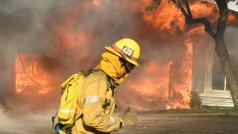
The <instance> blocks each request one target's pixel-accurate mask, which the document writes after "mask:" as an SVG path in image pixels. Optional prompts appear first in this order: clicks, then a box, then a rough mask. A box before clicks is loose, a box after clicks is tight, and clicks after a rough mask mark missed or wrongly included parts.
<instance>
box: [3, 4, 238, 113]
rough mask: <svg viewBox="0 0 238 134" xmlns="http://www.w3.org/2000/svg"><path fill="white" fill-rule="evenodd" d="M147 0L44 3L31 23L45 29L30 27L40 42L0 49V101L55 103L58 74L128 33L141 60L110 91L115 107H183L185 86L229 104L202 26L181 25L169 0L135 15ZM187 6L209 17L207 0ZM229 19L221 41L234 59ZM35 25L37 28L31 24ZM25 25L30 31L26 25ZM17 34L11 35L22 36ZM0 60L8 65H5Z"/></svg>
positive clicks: (187, 94)
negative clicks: (43, 9) (41, 13)
mask: <svg viewBox="0 0 238 134" xmlns="http://www.w3.org/2000/svg"><path fill="white" fill-rule="evenodd" d="M149 2H150V1H147V0H145V1H144V0H140V1H138V3H135V2H133V1H127V0H122V1H116V2H111V1H108V0H90V1H74V0H70V1H69V2H66V3H63V4H62V3H61V4H58V5H57V6H55V7H53V8H51V9H48V10H49V11H48V12H46V13H45V16H44V17H43V18H42V20H41V21H42V23H41V24H40V25H39V24H38V23H37V25H36V24H35V23H34V21H33V22H32V23H33V24H32V25H33V26H32V27H35V25H36V26H37V27H40V29H44V30H40V34H39V33H38V34H37V36H39V37H40V41H39V39H38V38H39V37H34V39H35V38H37V39H38V40H37V41H35V40H34V41H28V42H24V43H26V44H27V43H29V42H30V43H32V44H34V43H36V42H37V43H36V44H37V45H28V46H27V47H19V46H18V47H16V46H17V45H13V46H12V47H10V48H9V49H11V50H12V48H17V49H14V51H10V52H9V53H10V54H5V55H4V56H2V57H1V53H0V59H3V60H2V61H5V62H11V63H9V64H7V63H5V64H4V62H3V64H0V65H1V66H0V67H2V68H3V69H5V70H7V71H6V72H5V71H2V73H3V74H5V75H10V76H11V77H10V78H9V80H4V83H8V84H9V85H11V86H6V85H4V86H3V87H5V90H2V91H1V94H0V96H1V102H2V104H3V105H4V106H6V107H11V108H15V109H25V108H26V109H29V108H30V109H33V110H34V109H35V110H38V109H50V108H55V107H56V104H57V101H58V98H59V95H60V89H59V85H60V83H61V82H62V81H63V80H64V79H65V78H67V77H68V76H69V75H70V74H72V73H74V72H76V71H80V70H86V69H87V68H92V67H94V66H95V65H96V64H97V61H98V60H99V57H100V53H101V52H102V51H104V49H103V47H104V46H105V45H110V43H113V42H114V41H115V40H117V39H118V38H120V37H125V36H130V37H132V38H135V39H136V40H138V41H139V42H140V43H141V44H142V53H143V57H144V59H145V64H144V65H143V66H142V67H141V68H139V69H137V70H135V71H134V72H132V74H131V75H130V76H129V78H128V80H127V81H126V82H125V83H123V84H122V85H121V86H120V87H119V88H118V89H117V90H116V96H117V97H116V98H117V101H118V104H119V107H129V106H130V107H132V108H135V109H137V110H143V111H146V110H156V109H175V108H181V109H188V108H189V103H190V100H191V92H192V90H193V91H196V92H197V93H199V96H200V98H201V101H202V104H203V105H214V106H233V103H232V100H231V96H230V92H229V87H228V86H227V83H226V79H225V77H224V75H223V74H222V72H221V69H220V68H219V63H218V62H217V59H216V56H215V53H214V46H213V45H212V44H213V41H212V39H211V38H210V37H209V35H207V34H206V33H205V32H204V29H203V27H202V26H198V27H192V28H191V27H189V26H187V25H186V23H185V22H184V17H183V15H182V14H181V13H180V12H179V11H178V9H177V7H176V6H175V5H173V3H167V2H164V3H162V4H161V5H160V7H159V8H158V9H156V10H155V11H153V12H149V13H144V14H142V12H143V11H144V9H145V7H146V6H148V3H149ZM126 5H131V6H130V8H128V6H126ZM191 9H192V12H193V13H194V16H195V17H196V16H197V17H200V16H203V17H207V18H208V19H209V20H210V21H211V22H212V24H215V22H216V18H217V9H216V8H215V6H214V5H209V4H204V3H200V2H197V3H194V4H192V5H191ZM125 11H126V12H125ZM229 22H231V23H232V24H234V25H233V26H232V27H229V28H228V30H227V31H228V32H227V36H226V39H227V41H228V43H227V44H232V45H233V46H229V47H230V50H231V57H232V61H238V59H237V56H236V55H237V54H236V51H235V50H237V48H235V47H236V46H235V43H236V42H237V39H235V33H238V29H237V28H235V26H237V18H236V17H235V16H234V15H231V16H230V19H229ZM233 22H234V23H233ZM26 23H28V22H26ZM42 27H43V28H42ZM35 30H36V31H38V32H39V29H38V28H36V29H35ZM27 32H29V33H28V35H31V32H32V31H31V30H29V31H26V33H27ZM18 36H19V37H18V38H17V39H19V38H20V37H21V35H18ZM231 38H232V39H231ZM14 39H15V37H14ZM27 40H28V39H27ZM31 40H32V39H31ZM39 44H40V45H39ZM25 48H27V49H25ZM3 50H4V49H3V48H1V49H0V52H1V51H3ZM232 50H234V52H233V51H232ZM233 54H234V56H233ZM9 55H10V56H9ZM6 56H9V57H11V58H6ZM6 64H7V65H9V66H10V65H11V66H12V67H9V68H7V67H4V65H6ZM235 64H236V63H235ZM236 65H237V64H236ZM236 72H238V70H237V71H236ZM1 77H2V79H3V78H4V76H1ZM8 81H14V82H8ZM14 83H15V84H14ZM12 85H14V86H12ZM2 94H4V95H2ZM19 103H23V104H24V107H22V106H19V105H18V104H19Z"/></svg>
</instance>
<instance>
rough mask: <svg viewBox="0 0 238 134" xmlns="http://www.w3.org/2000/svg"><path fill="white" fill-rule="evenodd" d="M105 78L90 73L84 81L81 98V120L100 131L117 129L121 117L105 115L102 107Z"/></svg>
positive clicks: (105, 85)
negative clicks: (82, 96)
mask: <svg viewBox="0 0 238 134" xmlns="http://www.w3.org/2000/svg"><path fill="white" fill-rule="evenodd" d="M106 90H107V80H106V78H104V77H101V76H100V75H90V76H88V78H87V79H86V81H85V85H84V98H83V122H84V124H85V125H86V126H89V127H92V128H94V129H96V130H98V131H101V132H111V131H116V130H119V128H120V126H121V124H122V122H123V120H122V118H121V117H113V116H110V115H106V114H105V113H104V109H103V103H104V102H105V97H106V96H105V93H106Z"/></svg>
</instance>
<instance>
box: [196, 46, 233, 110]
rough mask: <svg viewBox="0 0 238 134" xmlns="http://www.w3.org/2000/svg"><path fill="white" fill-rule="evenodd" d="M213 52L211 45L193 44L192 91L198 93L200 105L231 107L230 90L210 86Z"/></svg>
mask: <svg viewBox="0 0 238 134" xmlns="http://www.w3.org/2000/svg"><path fill="white" fill-rule="evenodd" d="M214 53H215V52H214V46H213V45H201V44H198V45H195V46H194V56H193V82H192V91H195V92H197V93H198V94H199V97H200V100H201V104H202V105H206V106H221V107H233V106H234V104H233V102H232V98H231V94H230V91H222V90H214V89H213V87H212V73H213V58H214Z"/></svg>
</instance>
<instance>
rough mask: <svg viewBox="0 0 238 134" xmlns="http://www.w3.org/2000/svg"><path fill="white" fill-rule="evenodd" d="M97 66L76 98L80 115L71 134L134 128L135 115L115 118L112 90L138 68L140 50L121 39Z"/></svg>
mask: <svg viewBox="0 0 238 134" xmlns="http://www.w3.org/2000/svg"><path fill="white" fill-rule="evenodd" d="M105 48H106V50H107V51H105V52H104V53H102V55H101V60H100V62H99V64H98V65H97V66H96V67H95V68H94V69H93V70H92V71H91V73H90V74H89V75H88V76H87V77H86V78H85V81H84V86H83V90H82V91H83V93H79V94H82V95H81V96H78V101H79V102H81V103H79V105H78V109H81V110H82V113H83V114H82V115H81V116H80V117H78V118H77V119H76V121H75V125H74V126H73V127H72V134H109V133H110V132H112V131H117V130H119V129H120V128H122V127H128V126H132V125H135V123H136V122H137V118H136V116H135V114H132V113H128V114H126V115H122V116H118V117H115V116H114V115H113V111H114V109H115V107H116V104H115V100H114V97H113V94H114V89H115V88H116V87H117V86H118V85H120V84H121V83H122V82H123V81H124V80H125V79H126V77H127V76H128V74H129V73H130V71H131V70H132V69H133V68H135V67H138V66H139V57H140V46H139V45H138V44H137V42H136V41H134V40H132V39H129V38H123V39H121V40H119V41H117V42H116V43H115V44H113V45H112V46H111V47H109V46H106V47H105Z"/></svg>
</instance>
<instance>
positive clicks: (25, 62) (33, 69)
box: [15, 53, 54, 94]
mask: <svg viewBox="0 0 238 134" xmlns="http://www.w3.org/2000/svg"><path fill="white" fill-rule="evenodd" d="M15 65H16V66H15V68H16V72H15V73H16V92H17V93H21V92H24V90H35V91H36V92H37V93H39V94H47V93H48V92H49V90H52V89H54V87H52V85H53V83H52V82H53V80H54V79H53V77H52V76H50V74H49V73H48V72H46V71H45V70H44V69H43V68H42V66H41V62H40V59H39V57H38V56H36V55H33V56H32V55H31V56H30V55H27V54H24V53H19V54H17V55H16V64H15ZM26 92H27V91H26ZM28 92H29V91H28Z"/></svg>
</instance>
